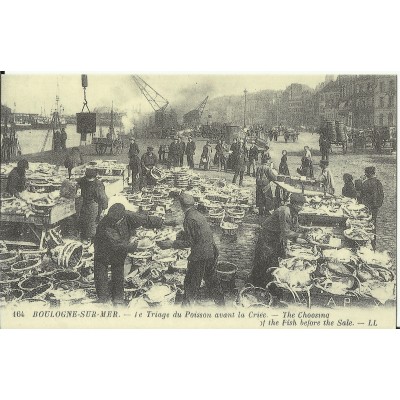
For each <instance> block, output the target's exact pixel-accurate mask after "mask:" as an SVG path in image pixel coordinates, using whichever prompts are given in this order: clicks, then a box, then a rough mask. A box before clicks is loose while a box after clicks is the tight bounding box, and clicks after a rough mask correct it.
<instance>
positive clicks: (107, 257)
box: [94, 203, 163, 305]
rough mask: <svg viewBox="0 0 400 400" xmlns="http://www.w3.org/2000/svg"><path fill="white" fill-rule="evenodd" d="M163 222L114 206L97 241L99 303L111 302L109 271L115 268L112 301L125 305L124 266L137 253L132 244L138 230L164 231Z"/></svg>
mask: <svg viewBox="0 0 400 400" xmlns="http://www.w3.org/2000/svg"><path fill="white" fill-rule="evenodd" d="M162 222H163V220H162V218H159V217H153V216H146V215H141V214H138V213H133V212H131V211H126V210H125V207H124V205H123V204H121V203H116V204H113V205H112V206H111V207H110V209H109V211H108V213H107V215H106V216H105V217H104V218H103V219H102V220H101V221H100V223H99V226H98V227H97V231H96V236H95V237H94V281H95V285H96V293H97V297H98V299H99V302H101V303H105V302H108V301H109V300H110V292H109V284H108V267H109V266H110V265H111V300H112V301H113V303H114V305H118V304H123V303H124V262H125V258H126V256H127V254H128V253H132V252H134V251H136V249H137V241H136V240H133V241H131V237H132V236H133V235H134V234H135V232H136V229H137V228H139V227H141V226H143V227H145V228H150V229H153V228H160V227H161V226H162Z"/></svg>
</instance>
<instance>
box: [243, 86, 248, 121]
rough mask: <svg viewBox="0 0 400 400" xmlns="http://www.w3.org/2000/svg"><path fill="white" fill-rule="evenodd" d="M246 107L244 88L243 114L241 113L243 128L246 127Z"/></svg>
mask: <svg viewBox="0 0 400 400" xmlns="http://www.w3.org/2000/svg"><path fill="white" fill-rule="evenodd" d="M246 108H247V90H246V89H244V115H243V128H246Z"/></svg>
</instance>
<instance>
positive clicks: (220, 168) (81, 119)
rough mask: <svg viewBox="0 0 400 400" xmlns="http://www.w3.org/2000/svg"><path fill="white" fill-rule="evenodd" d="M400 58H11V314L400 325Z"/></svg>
mask: <svg viewBox="0 0 400 400" xmlns="http://www.w3.org/2000/svg"><path fill="white" fill-rule="evenodd" d="M396 149H397V76H396V75H391V74H378V73H375V74H340V73H338V74H329V73H327V74H318V75H317V74H167V73H165V74H152V73H141V74H140V75H139V74H135V73H132V74H129V73H126V74H106V73H104V74H100V73H87V72H84V71H83V72H82V73H81V74H66V73H52V74H49V73H31V74H24V73H8V72H7V71H6V73H4V74H2V75H1V175H0V177H1V214H0V221H1V230H0V235H1V236H0V266H1V269H0V274H1V275H0V277H1V278H0V314H1V317H2V318H1V321H2V325H3V326H2V327H13V326H19V325H20V324H22V326H26V327H35V326H38V324H39V325H40V324H41V325H43V324H45V325H46V326H48V327H52V328H54V327H55V328H57V327H61V326H63V327H65V326H70V327H82V328H84V327H111V328H112V327H115V328H117V327H130V328H135V327H138V328H139V327H155V328H157V327H158V328H163V327H164V328H171V327H172V328H174V327H185V328H200V327H211V328H223V327H225V328H228V327H229V328H263V327H264V328H283V329H285V328H371V329H372V328H394V327H395V325H396V271H397V266H396V256H397V254H396V215H397V214H396V213H397V210H396V162H397V157H396V155H397V151H396Z"/></svg>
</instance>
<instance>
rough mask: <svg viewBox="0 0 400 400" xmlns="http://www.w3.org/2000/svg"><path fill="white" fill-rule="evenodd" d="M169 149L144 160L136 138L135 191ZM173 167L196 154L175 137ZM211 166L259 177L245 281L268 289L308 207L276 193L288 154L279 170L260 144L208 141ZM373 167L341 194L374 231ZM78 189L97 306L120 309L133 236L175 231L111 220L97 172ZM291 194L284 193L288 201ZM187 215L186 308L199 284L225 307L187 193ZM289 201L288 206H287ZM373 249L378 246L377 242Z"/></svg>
mask: <svg viewBox="0 0 400 400" xmlns="http://www.w3.org/2000/svg"><path fill="white" fill-rule="evenodd" d="M161 149H163V150H165V147H164V148H162V147H161V146H160V150H159V154H158V155H159V157H157V156H156V155H155V154H154V148H153V147H151V146H149V147H147V150H146V152H145V153H144V154H142V155H140V149H139V146H138V144H137V143H136V140H135V139H134V138H132V139H131V140H130V146H129V152H128V156H129V169H130V171H131V178H132V180H131V182H132V188H133V189H134V190H136V189H138V188H141V187H143V186H152V185H155V184H156V181H155V179H154V178H153V175H152V170H153V168H154V167H156V166H157V165H158V163H160V162H162V161H163V160H164V159H165V153H163V152H162V151H161ZM167 150H168V157H167V158H166V159H167V160H168V163H169V165H170V166H171V167H178V166H183V165H184V156H185V155H186V162H187V165H188V166H189V168H194V155H195V152H196V143H195V142H194V140H193V139H192V138H188V141H187V142H186V143H185V141H184V140H183V138H179V137H177V138H175V139H174V140H173V142H172V143H171V144H170V145H169V147H168V149H167ZM213 154H214V157H213V164H214V165H215V166H216V168H217V169H218V171H227V169H228V168H229V169H231V170H232V171H233V173H234V174H233V179H232V182H233V183H236V182H238V184H239V185H242V184H243V178H244V174H245V173H246V172H247V174H248V175H249V176H251V177H254V178H255V186H256V206H257V207H258V210H259V214H260V216H262V225H261V231H260V234H259V238H258V241H257V243H256V248H255V255H254V264H253V270H252V272H251V274H250V276H249V280H248V282H249V283H251V284H253V285H255V286H259V287H265V285H266V284H268V282H270V281H271V279H272V278H271V276H269V273H268V269H269V268H271V267H274V266H277V263H278V258H279V257H281V256H282V255H283V245H284V242H285V240H287V239H291V240H296V241H297V242H300V243H301V242H302V240H304V231H303V228H300V227H299V225H298V218H297V217H298V213H299V211H300V209H301V206H302V205H303V204H304V203H305V201H306V200H305V198H304V196H303V195H301V194H292V195H291V196H290V198H288V197H286V198H281V193H280V192H279V191H278V190H276V191H275V196H274V194H273V191H272V185H271V184H272V183H273V182H274V181H276V180H277V176H278V175H286V176H289V175H290V171H289V166H288V154H287V151H286V150H283V151H282V154H281V160H280V164H279V168H278V170H277V169H275V166H274V165H273V163H272V161H271V155H270V151H269V147H268V146H267V147H265V148H263V149H262V150H260V149H259V148H258V147H257V145H256V143H252V144H251V145H250V146H249V147H248V146H247V144H246V141H245V140H244V139H234V140H233V141H232V144H231V145H230V146H229V147H228V145H227V144H226V143H224V142H223V141H222V140H219V141H218V143H217V144H216V145H215V147H214V148H213V147H212V146H211V144H210V142H206V143H205V144H204V146H203V148H202V152H201V155H200V163H199V168H204V170H208V169H209V168H210V164H211V159H212V155H213ZM82 162H83V160H82V157H81V156H80V153H79V150H78V149H72V150H71V152H70V153H69V154H68V156H67V159H66V165H65V166H66V167H67V169H68V173H69V177H70V178H71V170H72V169H73V168H74V167H75V166H77V165H79V164H81V163H82ZM320 167H321V172H320V176H319V177H318V178H317V179H318V180H320V181H321V182H323V183H324V185H325V186H326V188H327V191H328V192H329V193H331V194H333V193H334V183H333V177H332V173H331V172H330V170H329V161H328V160H327V159H326V158H323V159H322V160H321V161H320ZM28 169H29V163H28V162H27V161H26V160H25V159H24V160H20V161H19V162H18V164H17V167H16V168H14V169H13V170H12V171H11V172H10V174H9V176H8V181H7V192H9V193H10V194H12V195H14V196H16V197H18V195H19V193H20V192H22V191H23V190H25V189H26V187H27V183H26V171H27V170H28ZM297 172H298V173H299V174H300V175H303V176H306V177H309V178H313V177H314V169H313V160H312V154H311V150H310V148H309V147H308V146H305V147H304V153H303V155H302V158H301V165H300V167H299V168H298V170H297ZM375 174H376V171H375V167H372V166H371V167H367V168H365V175H364V176H363V177H361V178H359V179H355V180H354V178H353V176H352V175H350V174H348V173H345V174H344V175H343V182H344V186H343V189H342V193H341V194H342V195H343V196H346V197H350V198H355V199H357V200H358V201H359V202H360V203H362V204H365V205H366V206H367V207H368V208H369V210H370V211H371V214H372V222H373V223H374V226H375V229H376V222H377V221H376V220H377V215H378V210H379V208H380V207H381V206H382V203H383V199H384V193H383V187H382V183H381V182H380V181H379V179H377V178H376V175H375ZM77 185H78V187H79V188H80V191H81V208H80V212H79V215H78V228H79V231H80V235H81V239H82V240H83V241H88V242H93V243H94V249H95V255H94V260H95V262H94V275H95V284H96V290H97V295H98V298H99V301H100V302H108V301H110V300H111V301H113V303H114V304H121V303H123V274H124V269H123V265H124V259H125V256H126V254H127V253H128V252H132V251H134V250H135V249H136V248H137V242H136V241H133V242H132V241H130V238H131V237H132V236H133V235H134V233H135V231H136V229H137V228H138V227H140V226H145V227H150V228H151V227H159V226H161V224H162V223H167V224H171V225H173V224H175V222H174V221H165V220H162V219H157V217H143V216H142V215H140V214H136V213H132V212H128V211H126V210H125V208H124V206H123V205H122V204H115V205H113V206H112V207H111V208H110V209H109V211H108V214H107V215H105V210H106V209H107V208H108V198H107V195H106V192H105V187H104V184H103V183H102V182H101V180H100V179H98V178H97V176H96V171H95V170H92V169H90V168H88V169H86V172H85V176H84V177H82V178H80V179H78V181H77ZM286 195H287V194H286ZM179 200H180V204H181V207H182V211H183V213H184V223H183V231H182V232H181V234H180V235H178V237H177V240H176V241H175V242H174V243H171V246H172V247H175V248H184V247H190V248H191V255H190V257H189V260H188V261H189V263H188V269H187V273H186V278H185V281H184V290H185V292H184V304H185V305H190V304H193V303H194V302H195V301H196V299H197V298H198V296H199V291H200V286H201V283H202V281H204V282H205V284H206V287H207V288H208V289H209V292H210V295H211V297H212V298H213V299H214V301H215V303H216V304H217V305H223V304H224V296H223V292H222V290H221V287H220V284H219V282H218V280H217V278H216V272H215V267H216V262H217V258H218V249H217V246H216V244H215V242H214V239H213V234H212V230H211V227H210V225H209V223H208V221H207V219H206V218H205V216H204V215H202V214H201V213H200V212H198V211H197V209H196V208H195V201H194V199H193V197H192V196H191V195H189V194H186V193H182V195H181V196H180V198H179ZM283 200H284V201H283ZM372 245H373V247H374V248H375V246H376V240H374V241H373V243H372ZM110 266H111V286H109V283H108V268H109V267H110Z"/></svg>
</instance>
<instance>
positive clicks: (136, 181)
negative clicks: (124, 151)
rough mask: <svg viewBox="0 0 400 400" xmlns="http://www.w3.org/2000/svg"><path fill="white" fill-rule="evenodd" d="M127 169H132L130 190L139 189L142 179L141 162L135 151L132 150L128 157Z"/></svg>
mask: <svg viewBox="0 0 400 400" xmlns="http://www.w3.org/2000/svg"><path fill="white" fill-rule="evenodd" d="M129 169H130V170H131V171H132V181H131V183H132V190H136V189H139V188H140V184H141V180H142V162H141V160H140V157H139V154H138V153H136V151H132V155H131V156H130V157H129Z"/></svg>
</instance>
